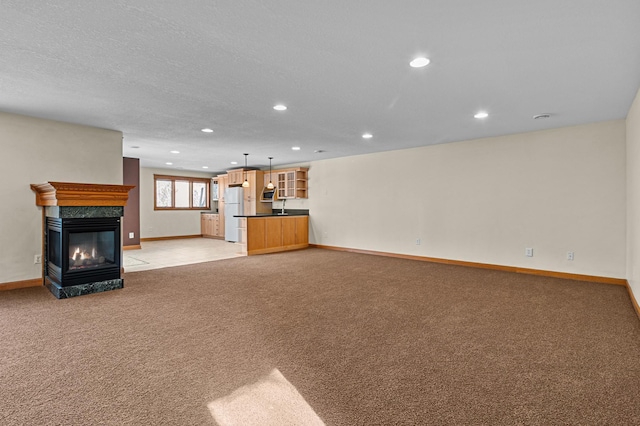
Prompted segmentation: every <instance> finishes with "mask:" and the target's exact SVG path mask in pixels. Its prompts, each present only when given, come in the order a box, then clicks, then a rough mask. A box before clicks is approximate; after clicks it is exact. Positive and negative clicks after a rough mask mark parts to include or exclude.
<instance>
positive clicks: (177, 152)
mask: <svg viewBox="0 0 640 426" xmlns="http://www.w3.org/2000/svg"><path fill="white" fill-rule="evenodd" d="M169 152H171V153H172V154H180V151H169Z"/></svg>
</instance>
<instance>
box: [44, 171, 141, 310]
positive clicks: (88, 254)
mask: <svg viewBox="0 0 640 426" xmlns="http://www.w3.org/2000/svg"><path fill="white" fill-rule="evenodd" d="M131 188H133V186H125V185H96V184H82V183H65V182H47V183H45V184H40V185H31V189H33V190H34V191H35V192H36V205H38V206H43V207H44V215H45V217H46V221H45V224H44V226H45V229H44V237H45V241H44V284H45V285H46V286H47V288H48V289H49V290H50V291H51V293H53V295H54V296H56V297H57V298H58V299H65V298H68V297H74V296H81V295H83V294H91V293H98V292H103V291H107V290H115V289H119V288H123V287H124V280H123V279H122V276H121V273H122V243H121V232H122V231H121V227H120V224H121V219H122V216H123V214H124V205H125V204H126V202H127V199H128V193H129V190H130V189H131Z"/></svg>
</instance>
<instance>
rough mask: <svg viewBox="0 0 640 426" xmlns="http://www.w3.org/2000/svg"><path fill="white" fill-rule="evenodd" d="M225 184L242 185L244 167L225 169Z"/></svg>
mask: <svg viewBox="0 0 640 426" xmlns="http://www.w3.org/2000/svg"><path fill="white" fill-rule="evenodd" d="M227 177H228V178H227V185H229V186H234V185H242V182H244V169H233V170H227Z"/></svg>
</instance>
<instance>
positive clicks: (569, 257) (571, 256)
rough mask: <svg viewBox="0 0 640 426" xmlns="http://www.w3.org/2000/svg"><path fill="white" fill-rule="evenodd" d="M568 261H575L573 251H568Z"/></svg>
mask: <svg viewBox="0 0 640 426" xmlns="http://www.w3.org/2000/svg"><path fill="white" fill-rule="evenodd" d="M567 260H573V252H572V251H568V252H567Z"/></svg>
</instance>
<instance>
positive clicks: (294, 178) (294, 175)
mask: <svg viewBox="0 0 640 426" xmlns="http://www.w3.org/2000/svg"><path fill="white" fill-rule="evenodd" d="M308 171H309V169H306V168H301V167H298V168H294V169H283V170H276V171H274V172H273V173H274V174H275V180H274V182H273V183H274V185H276V188H278V199H279V200H280V199H290V198H308V194H307V173H308Z"/></svg>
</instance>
